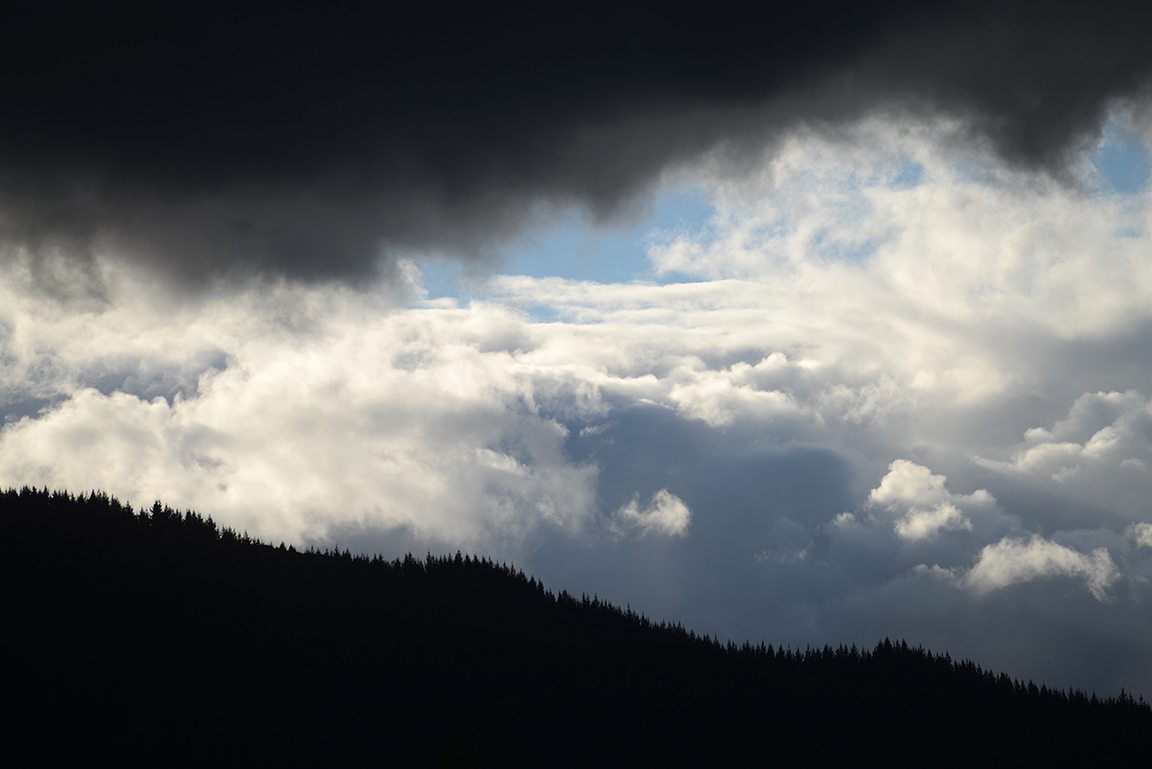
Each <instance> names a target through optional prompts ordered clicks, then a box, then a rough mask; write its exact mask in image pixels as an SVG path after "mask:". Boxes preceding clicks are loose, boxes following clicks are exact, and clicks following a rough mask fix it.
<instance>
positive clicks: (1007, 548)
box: [962, 535, 1120, 601]
mask: <svg viewBox="0 0 1152 769" xmlns="http://www.w3.org/2000/svg"><path fill="white" fill-rule="evenodd" d="M1054 576H1072V577H1083V578H1084V580H1085V582H1086V583H1087V585H1088V589H1089V590H1090V591H1091V592H1092V595H1093V596H1095V597H1096V599H1097V600H1099V601H1105V600H1107V599H1108V593H1107V589H1108V588H1109V587H1110V586H1111V585H1112V583H1113V582H1115V581H1116V580H1117V579H1118V578H1119V576H1120V572H1119V571H1118V570H1117V568H1116V564H1115V563H1113V562H1112V557H1111V556H1110V555H1109V554H1108V550H1107V549H1105V548H1097V549H1095V550H1093V551H1092V552H1091V553H1089V554H1085V553H1081V552H1078V551H1076V550H1073V549H1072V548H1069V547H1064V546H1063V545H1059V544H1057V543H1055V542H1052V541H1050V540H1047V539H1044V538H1042V537H1039V536H1035V535H1033V536H1032V537H1031V538H1029V539H1019V538H1005V539H1002V540H1000V541H999V542H997V543H995V544H992V545H988V546H986V547H985V548H984V549H983V550H981V551H980V555H979V557H978V558H977V559H976V564H975V565H974V566H973V567H972V568H971V570H969V571H968V573H967V574H965V575H964V577H963V579H962V582H963V584H964V585H965V586H967V587H970V588H972V589H973V590H975V591H977V592H981V593H986V592H989V591H992V590H999V589H1002V588H1005V587H1008V586H1010V585H1014V584H1017V583H1020V582H1031V581H1032V580H1035V579H1043V578H1045V577H1054Z"/></svg>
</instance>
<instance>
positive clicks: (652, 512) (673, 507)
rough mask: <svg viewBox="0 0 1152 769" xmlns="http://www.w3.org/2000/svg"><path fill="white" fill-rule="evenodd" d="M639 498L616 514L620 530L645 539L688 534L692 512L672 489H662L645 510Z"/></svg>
mask: <svg viewBox="0 0 1152 769" xmlns="http://www.w3.org/2000/svg"><path fill="white" fill-rule="evenodd" d="M639 503H640V500H639V497H638V496H637V497H633V499H632V501H631V502H629V503H628V504H627V505H624V506H623V507H621V508H620V509H619V510H617V511H616V519H617V521H618V524H617V527H618V529H619V530H620V531H621V532H623V531H627V530H634V531H636V532H638V535H639V536H641V537H644V536H647V535H649V534H660V535H663V536H667V537H683V536H686V535H687V533H688V524H689V523H690V522H691V520H692V511H690V510H689V509H688V506H687V505H686V504H684V501H683V500H682V499H680V498H679V497H677V496H676V495H675V494H671V493H669V491H668V489H660V490H659V491H657V492H656V493H655V494H653V495H652V499H651V500H650V501H649V502H648V504H647V505H646V506H645V507H644V508H643V509H641V508H640V504H639Z"/></svg>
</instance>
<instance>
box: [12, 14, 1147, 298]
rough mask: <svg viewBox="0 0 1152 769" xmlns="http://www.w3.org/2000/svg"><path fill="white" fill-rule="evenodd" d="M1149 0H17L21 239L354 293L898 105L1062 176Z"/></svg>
mask: <svg viewBox="0 0 1152 769" xmlns="http://www.w3.org/2000/svg"><path fill="white" fill-rule="evenodd" d="M1136 5H1137V4H1134V3H1093V4H1091V5H1089V4H1087V3H1083V4H1079V3H1077V4H1067V5H1061V6H1059V7H1058V8H1057V7H1055V6H1054V4H1051V3H1035V4H1030V3H1018V4H1003V3H971V2H965V3H951V2H938V3H922V2H917V3H913V2H890V3H860V2H824V3H813V2H804V3H779V4H775V5H771V4H762V3H743V4H741V3H736V4H727V5H726V6H724V7H723V8H719V9H718V8H716V7H714V6H710V5H709V6H705V5H703V4H700V5H696V4H674V3H659V4H643V3H640V4H636V3H633V4H627V5H626V6H625V7H624V8H616V7H612V8H610V9H608V8H605V9H603V10H601V11H599V12H594V11H591V10H589V7H588V6H587V5H584V4H580V5H578V6H577V5H571V6H565V7H562V8H560V9H559V10H557V9H556V8H555V7H554V6H548V7H547V9H545V8H544V6H540V5H538V4H524V5H523V6H522V7H516V6H515V5H510V4H506V5H504V6H503V7H501V8H500V9H497V10H494V9H492V8H491V7H490V6H484V7H479V6H477V7H473V8H470V9H466V10H457V9H447V8H434V7H428V6H423V5H421V6H419V8H418V9H417V8H416V7H415V6H410V7H409V8H408V9H404V10H392V6H388V8H389V10H380V11H377V12H375V13H373V14H371V15H368V16H365V15H362V14H359V13H352V12H341V11H338V10H337V11H332V10H327V9H326V10H324V11H322V12H321V11H316V10H312V11H303V10H293V11H288V10H282V9H281V10H277V11H275V12H270V11H269V12H263V11H262V12H255V11H244V12H236V11H231V10H229V11H227V12H220V11H216V10H213V9H210V8H209V7H206V6H201V5H196V6H187V7H186V9H185V10H171V9H168V8H165V9H164V10H159V9H158V7H156V6H142V7H140V8H136V9H128V10H124V9H120V8H117V9H116V10H109V9H106V8H103V7H99V6H94V5H90V4H87V5H80V4H77V7H70V6H68V5H44V4H37V5H36V6H34V7H31V6H30V7H28V8H23V9H20V8H17V9H13V8H11V7H9V8H8V9H6V10H5V11H4V12H3V18H0V30H2V31H0V72H3V77H0V104H2V105H3V114H4V118H3V120H2V121H0V237H2V238H3V240H4V241H6V243H7V245H8V246H9V247H12V246H16V247H24V248H25V249H27V251H26V253H30V254H32V255H33V257H34V258H39V259H42V258H46V256H49V255H53V254H65V255H69V256H71V257H73V258H80V259H85V258H88V259H90V258H91V256H92V254H94V253H110V254H120V255H128V256H130V257H132V258H134V259H136V260H138V261H143V262H145V263H149V264H154V265H159V266H162V267H163V268H165V270H166V271H168V272H169V273H170V274H172V275H174V276H175V277H177V278H180V279H184V280H188V281H191V282H196V281H199V280H202V279H203V278H204V277H205V276H209V275H214V274H216V275H219V274H228V273H235V272H240V273H272V274H283V275H288V276H290V277H301V278H312V279H317V278H319V279H323V278H332V277H337V278H355V277H357V276H361V275H365V274H369V273H372V272H374V271H375V270H376V269H377V268H378V267H379V265H380V264H381V261H380V256H381V255H382V254H383V255H385V256H387V255H388V254H396V253H398V252H402V251H404V250H405V249H431V250H436V251H443V252H449V253H456V254H458V255H477V254H482V253H484V251H485V250H486V249H489V248H491V247H492V246H493V244H496V243H498V242H499V241H500V239H501V238H502V237H507V236H509V235H511V234H514V233H515V232H516V231H517V230H518V228H521V227H523V226H524V225H525V224H527V223H528V222H529V221H530V219H531V217H532V216H533V215H534V213H539V206H538V205H536V204H543V205H545V206H548V205H569V204H577V205H583V206H585V207H587V208H588V209H589V210H590V211H592V212H593V214H594V215H595V216H597V217H599V218H601V219H605V218H611V217H612V216H614V215H618V214H619V213H620V212H621V211H625V210H627V205H628V203H629V202H630V201H633V200H634V199H635V198H636V195H638V194H640V193H642V192H643V191H644V190H645V189H646V188H647V187H649V186H650V185H651V184H652V183H653V182H654V181H655V180H656V179H657V178H658V177H659V174H660V173H661V172H662V171H663V170H665V169H667V168H668V167H670V166H674V165H676V164H678V163H683V162H688V161H691V160H693V159H695V158H698V157H699V156H700V155H701V153H703V152H705V151H707V150H709V149H713V148H715V147H717V146H718V145H721V144H723V146H724V147H726V148H727V150H728V151H729V152H730V153H732V155H731V156H732V157H734V158H739V157H740V156H741V154H742V153H744V152H747V151H752V150H757V149H759V148H761V147H763V146H764V143H765V142H766V141H770V140H771V138H772V136H773V134H774V133H776V132H778V131H780V130H782V129H786V128H788V127H790V126H794V125H796V124H798V123H799V122H804V123H808V124H816V125H823V126H825V127H834V126H835V125H837V124H840V123H843V122H844V121H848V120H852V119H855V118H857V117H859V116H861V115H862V114H865V113H867V112H868V111H870V110H874V109H888V110H896V111H898V112H909V113H911V114H913V115H918V116H924V115H928V114H944V115H947V116H951V117H956V118H961V119H963V120H964V121H966V124H967V125H968V126H969V127H970V130H971V131H972V135H973V137H974V138H977V139H981V138H982V139H985V140H987V141H989V142H990V143H991V145H992V146H993V147H994V148H995V150H996V151H997V152H999V153H1000V154H1001V155H1002V156H1003V157H1004V158H1005V159H1007V160H1009V161H1011V162H1013V163H1016V164H1022V165H1026V166H1032V167H1048V168H1051V169H1055V170H1058V169H1059V167H1060V163H1061V160H1062V158H1063V156H1064V154H1065V152H1066V151H1067V150H1068V148H1069V147H1071V146H1073V145H1074V143H1075V142H1076V141H1077V139H1079V138H1082V137H1084V136H1085V135H1090V134H1091V132H1092V131H1094V130H1096V129H1098V127H1099V124H1100V121H1101V118H1102V115H1103V114H1104V110H1105V109H1106V107H1107V106H1108V104H1109V101H1110V100H1111V99H1114V98H1116V97H1124V96H1129V95H1132V94H1133V93H1135V92H1136V91H1137V90H1138V89H1139V88H1140V87H1141V85H1142V83H1143V80H1142V78H1143V77H1144V76H1145V74H1146V73H1147V72H1148V70H1149V66H1150V64H1152V48H1150V47H1149V46H1148V45H1147V29H1148V28H1149V27H1150V26H1152V24H1150V23H1149V22H1152V18H1150V16H1152V12H1150V11H1147V10H1137V9H1136V8H1135V6H1136ZM383 263H385V264H386V263H387V259H385V260H384V262H383Z"/></svg>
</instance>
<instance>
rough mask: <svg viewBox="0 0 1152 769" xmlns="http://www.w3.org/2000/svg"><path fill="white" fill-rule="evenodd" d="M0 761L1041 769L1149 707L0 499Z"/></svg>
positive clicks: (1129, 737) (465, 560)
mask: <svg viewBox="0 0 1152 769" xmlns="http://www.w3.org/2000/svg"><path fill="white" fill-rule="evenodd" d="M0 515H2V521H3V531H4V536H3V548H4V551H3V554H2V555H3V559H2V562H3V564H4V576H5V580H4V585H5V593H6V607H5V609H6V611H5V619H6V621H5V641H6V643H5V646H6V647H7V665H6V671H5V685H4V688H3V691H4V694H5V699H6V700H7V701H8V703H9V704H10V705H15V709H14V710H15V715H14V716H8V717H7V721H6V723H7V729H6V732H7V733H8V735H9V739H8V740H7V744H8V749H9V750H10V751H17V753H16V755H33V756H37V757H38V761H37V763H49V762H52V761H53V760H63V761H70V762H71V761H75V760H76V759H85V758H86V759H92V758H96V757H102V756H107V757H109V758H111V759H113V760H115V761H117V762H118V763H124V762H128V763H145V762H147V763H149V764H155V765H164V764H172V763H183V762H188V761H198V762H202V761H213V762H218V761H227V762H229V763H231V762H236V761H246V762H259V763H261V764H265V763H267V764H271V763H273V762H280V763H287V764H292V765H295V764H302V763H310V764H315V765H323V766H335V765H341V764H345V762H347V765H353V763H355V764H356V765H362V764H370V765H375V766H427V767H433V766H438V765H440V766H476V767H508V766H535V767H546V766H547V767H551V766H593V765H600V766H643V767H647V766H733V767H734V766H777V765H792V764H797V763H800V762H804V763H807V764H817V765H829V764H833V763H836V764H840V763H843V762H847V761H852V762H857V763H859V762H872V761H884V762H890V763H892V765H906V764H910V763H912V762H916V763H925V764H931V765H935V766H941V765H944V766H947V765H973V764H975V763H977V762H979V763H981V764H987V763H990V762H991V763H994V764H999V763H1006V762H1008V761H1017V760H1019V761H1023V760H1028V761H1029V762H1032V761H1039V760H1045V759H1049V760H1050V759H1054V758H1058V759H1059V760H1060V761H1061V763H1068V762H1071V761H1074V760H1078V759H1087V758H1092V759H1093V760H1094V761H1100V760H1101V759H1107V758H1114V759H1120V758H1122V757H1123V758H1127V757H1128V756H1130V755H1141V754H1143V753H1144V752H1146V750H1147V747H1148V745H1149V744H1152V710H1150V709H1149V707H1148V705H1147V703H1145V702H1144V701H1143V699H1142V698H1140V699H1133V697H1132V696H1131V695H1129V694H1127V693H1123V692H1122V693H1121V694H1120V696H1118V697H1108V698H1104V699H1100V698H1097V697H1096V696H1095V695H1091V696H1088V695H1085V694H1084V693H1082V692H1079V691H1072V692H1063V691H1056V690H1052V689H1048V688H1047V687H1046V686H1039V687H1038V686H1037V685H1036V684H1034V683H1032V682H1027V683H1025V682H1021V681H1016V680H1013V679H1011V678H1009V677H1008V676H1007V675H1005V674H1003V673H1001V674H999V675H996V674H993V673H992V672H991V671H986V670H982V669H981V668H980V667H979V666H977V665H975V664H974V663H972V662H966V661H965V662H961V661H956V660H952V659H951V658H950V657H948V656H947V655H937V654H932V653H930V652H927V651H925V650H923V649H920V648H910V647H909V646H908V645H907V644H905V643H902V642H900V643H896V642H892V641H889V640H887V639H886V640H884V641H882V642H880V643H879V644H877V645H876V647H875V648H874V649H871V650H859V649H857V648H856V647H852V648H844V647H840V648H838V649H832V648H830V647H825V648H823V649H805V650H803V651H800V650H790V649H779V648H774V647H772V646H769V645H765V644H764V643H760V644H759V645H756V646H753V645H751V644H748V643H744V644H742V645H736V644H734V643H732V642H728V643H721V642H719V641H718V640H716V639H712V638H708V637H700V636H698V635H696V634H695V633H694V632H692V631H690V630H686V629H685V628H683V627H681V626H679V625H668V624H664V623H657V622H653V621H651V620H649V619H647V618H645V617H643V616H639V615H637V614H635V613H634V612H632V611H631V610H622V609H620V608H619V607H616V606H613V605H611V604H608V603H606V602H604V601H601V600H599V599H598V598H595V597H593V598H589V597H587V596H581V597H579V598H577V597H575V596H572V595H569V594H567V593H564V592H562V593H560V594H559V595H555V594H553V593H551V592H549V591H547V590H545V588H544V587H543V585H541V584H540V583H539V582H537V581H536V580H535V579H534V578H531V577H528V576H526V575H525V574H524V573H523V572H521V571H517V570H516V569H514V568H512V567H509V566H506V565H504V564H497V563H494V562H492V561H490V560H488V559H485V558H473V557H470V556H464V555H462V554H460V553H457V554H455V555H454V556H451V557H433V556H431V555H428V556H426V557H424V558H415V557H413V556H412V555H409V556H407V557H406V558H404V559H403V560H397V561H386V560H383V559H381V558H378V557H377V558H368V557H364V556H353V555H352V554H351V553H349V552H347V551H344V552H341V551H340V550H339V549H337V550H336V551H335V552H324V553H321V552H317V551H315V550H311V551H307V552H298V551H296V550H295V549H293V548H290V547H285V546H284V545H280V546H279V547H273V546H271V545H267V544H263V543H260V542H256V541H254V540H252V539H251V538H249V537H248V536H247V535H246V534H241V535H238V534H237V533H236V532H234V531H232V530H230V529H223V530H221V529H220V528H218V527H217V526H216V524H215V523H213V521H212V519H211V518H207V519H205V518H202V517H201V516H199V515H197V514H195V513H191V512H188V513H183V514H181V513H179V512H177V511H174V510H172V509H170V508H168V507H165V506H164V505H162V504H160V503H159V502H157V503H156V504H155V505H154V506H153V507H152V508H151V510H150V511H141V512H140V513H139V514H137V513H134V512H133V510H132V509H131V508H130V507H127V506H125V505H122V504H121V503H119V502H118V501H116V500H115V499H113V498H111V497H109V496H107V495H104V494H100V493H93V494H91V495H88V496H85V495H81V496H78V497H73V496H71V495H69V494H65V493H59V492H54V493H50V492H48V491H47V490H44V491H37V490H34V489H32V490H30V489H27V488H25V489H22V490H20V491H19V492H16V491H8V492H4V493H2V494H0Z"/></svg>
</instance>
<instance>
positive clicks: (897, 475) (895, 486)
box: [868, 459, 996, 542]
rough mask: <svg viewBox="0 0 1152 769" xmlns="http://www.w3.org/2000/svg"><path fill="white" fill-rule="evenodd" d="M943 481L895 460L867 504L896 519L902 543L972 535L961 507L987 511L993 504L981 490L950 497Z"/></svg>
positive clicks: (907, 462)
mask: <svg viewBox="0 0 1152 769" xmlns="http://www.w3.org/2000/svg"><path fill="white" fill-rule="evenodd" d="M945 480H946V479H945V478H944V476H942V475H933V474H932V472H931V471H930V470H929V469H928V468H927V467H924V466H922V465H917V464H915V463H913V462H909V461H908V460H906V459H897V460H896V461H895V462H893V463H892V464H891V465H890V466H889V469H888V474H887V475H885V476H884V478H883V479H882V480H881V481H880V485H879V486H878V487H876V488H875V489H873V490H872V493H871V494H869V495H868V504H869V505H871V506H881V507H884V508H885V509H886V510H887V511H888V512H890V513H894V514H896V515H897V516H898V518H897V519H896V521H895V524H894V527H895V530H896V534H897V536H899V537H900V538H901V539H905V540H909V541H913V542H915V541H916V540H921V539H928V538H931V537H935V536H937V535H938V534H939V533H940V532H941V531H956V530H965V531H971V530H972V521H971V520H969V518H968V516H966V515H965V514H964V513H963V512H961V510H960V507H970V506H973V507H981V508H987V507H990V506H992V505H994V504H995V503H996V500H995V499H993V498H992V495H991V494H989V493H988V492H987V491H986V490H984V489H980V490H979V491H976V492H974V493H972V494H968V495H959V494H952V493H951V492H949V491H948V490H947V489H945V488H944V482H945Z"/></svg>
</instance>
